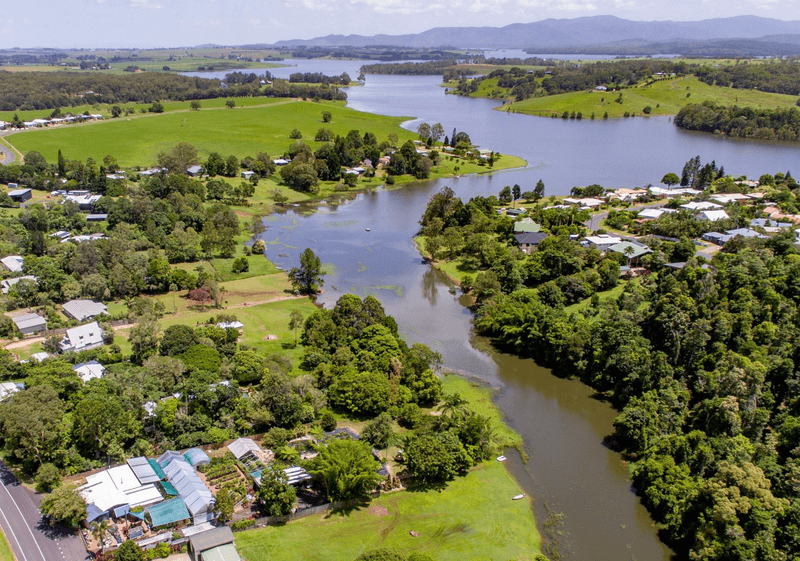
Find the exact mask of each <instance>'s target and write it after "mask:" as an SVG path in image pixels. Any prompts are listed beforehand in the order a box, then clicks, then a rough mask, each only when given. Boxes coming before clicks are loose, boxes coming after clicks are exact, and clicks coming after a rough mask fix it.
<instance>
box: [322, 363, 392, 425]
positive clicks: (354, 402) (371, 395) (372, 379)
mask: <svg viewBox="0 0 800 561" xmlns="http://www.w3.org/2000/svg"><path fill="white" fill-rule="evenodd" d="M328 399H329V400H330V402H331V405H333V406H334V407H336V408H337V409H342V410H344V411H348V412H350V413H353V414H355V415H359V416H367V417H372V416H375V415H377V414H378V413H381V412H383V411H386V410H387V409H388V408H389V406H390V405H391V386H390V385H389V379H388V378H387V377H386V375H385V374H381V373H379V372H356V371H351V372H348V373H345V374H343V375H342V376H341V377H340V378H339V379H338V380H337V381H336V382H334V384H333V385H331V387H330V388H329V389H328Z"/></svg>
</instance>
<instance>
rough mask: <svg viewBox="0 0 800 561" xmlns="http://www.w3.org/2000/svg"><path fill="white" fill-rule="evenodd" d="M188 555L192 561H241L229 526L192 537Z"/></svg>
mask: <svg viewBox="0 0 800 561" xmlns="http://www.w3.org/2000/svg"><path fill="white" fill-rule="evenodd" d="M187 553H188V554H189V559H190V560H191V561H240V559H241V557H239V554H238V553H237V551H236V547H235V546H234V545H233V532H232V531H231V529H230V528H229V527H228V526H220V527H219V528H214V529H213V530H209V531H207V532H201V533H199V534H195V535H193V536H191V537H190V538H189V545H188V548H187Z"/></svg>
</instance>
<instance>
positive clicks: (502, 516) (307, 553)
mask: <svg viewBox="0 0 800 561" xmlns="http://www.w3.org/2000/svg"><path fill="white" fill-rule="evenodd" d="M443 384H444V392H445V393H446V394H450V393H456V392H458V393H459V394H461V396H462V397H464V398H465V399H466V400H467V401H468V402H469V407H470V408H471V409H473V410H474V411H476V412H477V413H480V414H482V415H487V416H489V417H490V418H491V419H492V420H493V423H494V426H495V427H496V429H497V430H496V436H497V438H498V441H499V442H500V443H502V444H503V445H504V446H517V445H521V443H522V439H521V437H520V436H519V435H518V434H517V433H516V432H514V431H513V430H511V428H509V427H508V426H507V425H505V423H503V421H502V414H501V413H500V411H499V410H498V409H497V408H496V407H495V405H494V404H493V403H492V401H491V396H492V393H491V390H490V389H487V388H484V387H481V386H478V385H475V384H473V383H471V382H470V381H468V380H466V379H464V378H462V377H460V376H456V375H447V376H445V378H444V380H443ZM521 492H522V491H521V490H520V487H519V485H518V484H517V482H516V481H515V480H514V478H513V477H512V476H511V475H510V474H509V473H508V471H507V470H506V469H505V467H504V466H503V464H501V463H499V462H497V461H494V460H491V461H487V462H483V463H482V464H480V465H478V466H476V467H475V468H473V469H472V470H471V471H470V472H469V473H468V474H467V475H466V476H465V477H458V478H456V479H455V480H453V481H451V482H449V483H448V484H447V486H446V487H445V488H443V489H441V490H439V489H436V490H427V491H401V492H396V493H390V494H384V495H382V496H381V497H379V498H377V499H375V500H373V501H371V502H370V503H369V504H367V505H364V506H363V507H359V508H355V509H348V510H345V511H335V512H331V513H326V514H321V515H314V516H309V517H307V518H303V519H300V520H295V521H292V522H289V523H288V524H285V525H280V526H270V527H267V528H261V529H257V530H250V531H246V532H241V533H237V534H236V545H237V547H238V548H239V551H240V552H241V553H242V555H243V557H244V559H246V561H267V560H268V561H284V560H286V561H289V560H292V561H293V560H295V559H297V558H298V551H302V552H303V559H306V560H308V561H313V560H325V561H351V560H353V559H355V558H356V557H357V556H358V555H360V554H361V553H363V552H364V551H367V550H370V549H375V548H379V547H390V548H395V549H397V550H399V551H401V552H402V553H404V554H406V555H408V554H410V553H413V552H419V553H425V554H428V555H430V556H431V557H433V558H434V559H436V560H437V561H461V560H463V559H470V560H487V561H489V560H506V559H517V560H532V559H534V558H535V556H536V555H537V554H538V553H539V551H540V547H541V536H540V535H539V531H538V529H537V527H536V521H535V519H534V515H533V510H532V508H531V503H530V500H529V499H528V498H526V499H524V500H521V501H513V500H511V497H513V496H515V495H517V494H519V493H521ZM412 531H413V532H415V533H418V534H419V535H418V536H416V537H415V536H412V535H411V533H410V532H412Z"/></svg>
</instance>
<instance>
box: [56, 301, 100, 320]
mask: <svg viewBox="0 0 800 561" xmlns="http://www.w3.org/2000/svg"><path fill="white" fill-rule="evenodd" d="M62 308H63V309H64V313H65V314H66V315H67V316H69V317H71V318H72V319H76V320H78V321H83V320H85V319H90V318H93V317H95V316H99V315H103V314H108V308H107V307H106V305H105V304H103V303H102V302H95V301H93V300H70V301H69V302H65V303H64V305H63V306H62Z"/></svg>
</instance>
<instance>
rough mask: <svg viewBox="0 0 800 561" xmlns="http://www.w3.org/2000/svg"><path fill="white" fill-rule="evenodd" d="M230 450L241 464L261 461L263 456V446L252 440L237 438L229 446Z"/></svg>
mask: <svg viewBox="0 0 800 561" xmlns="http://www.w3.org/2000/svg"><path fill="white" fill-rule="evenodd" d="M228 450H230V452H231V454H233V455H234V457H235V458H236V459H237V460H239V461H240V462H247V461H253V460H259V459H260V458H261V454H262V450H261V446H259V445H258V444H256V443H255V441H254V440H253V439H252V438H237V439H236V440H234V441H233V442H231V443H230V444H228Z"/></svg>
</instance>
